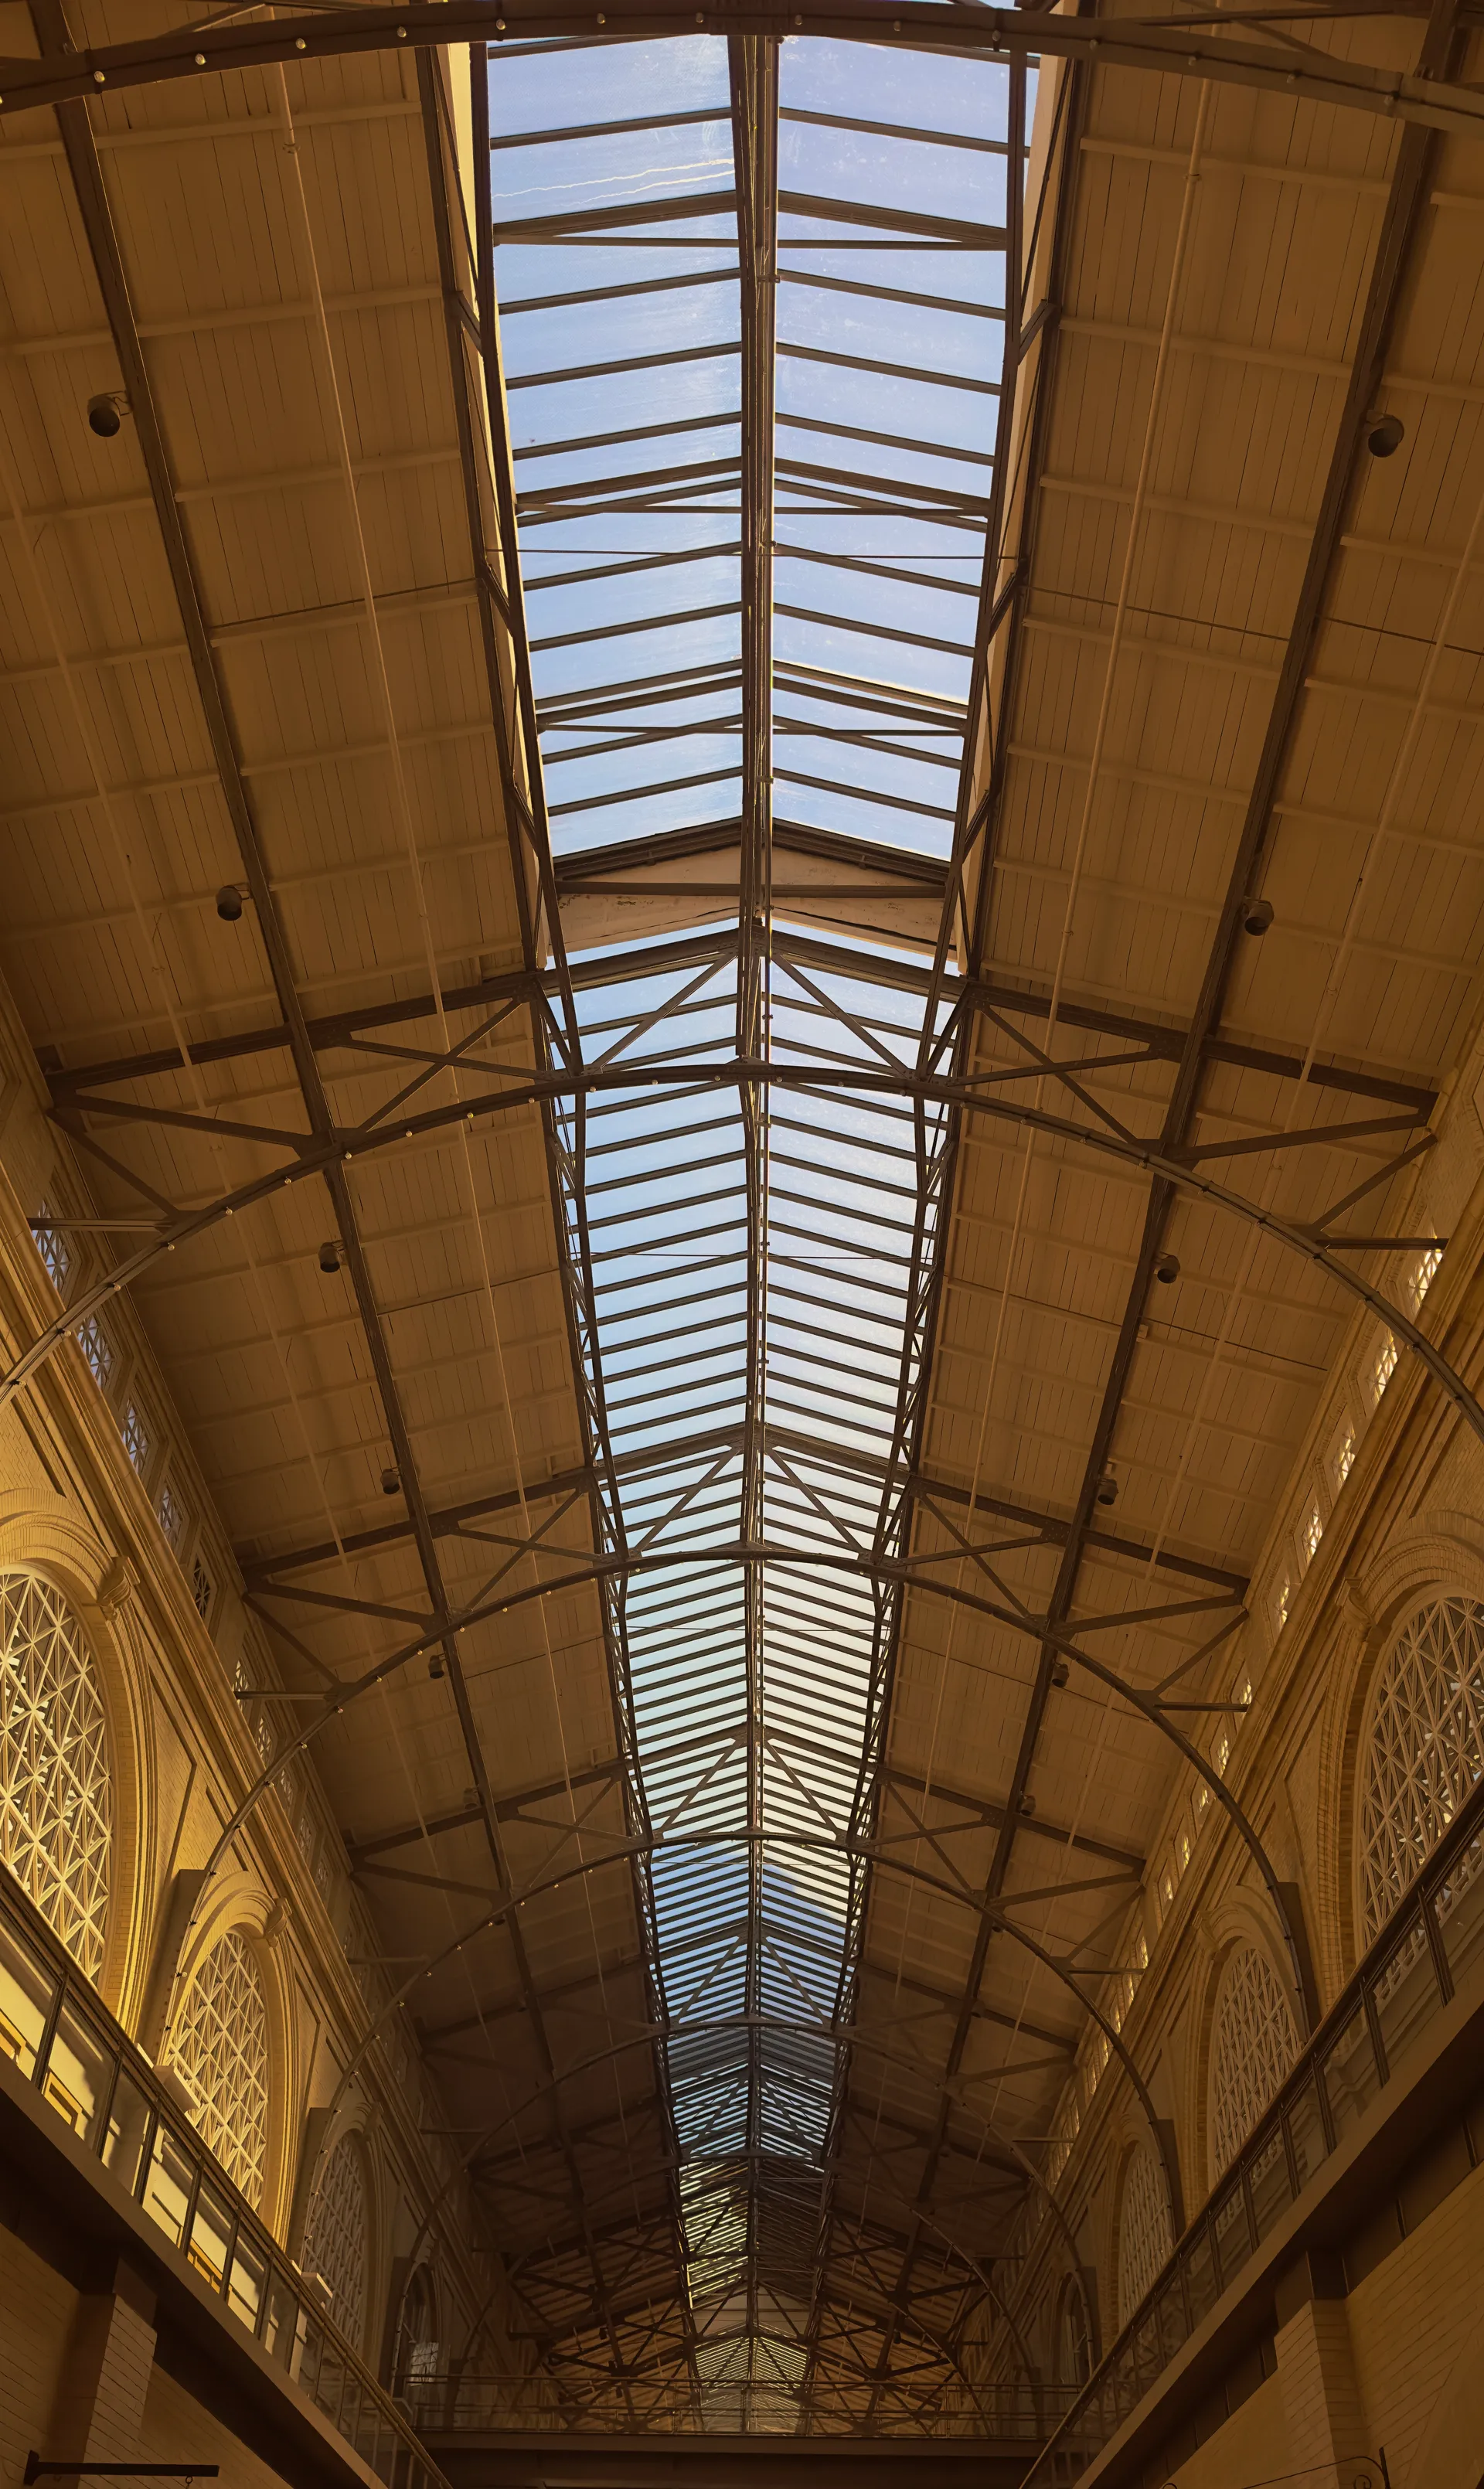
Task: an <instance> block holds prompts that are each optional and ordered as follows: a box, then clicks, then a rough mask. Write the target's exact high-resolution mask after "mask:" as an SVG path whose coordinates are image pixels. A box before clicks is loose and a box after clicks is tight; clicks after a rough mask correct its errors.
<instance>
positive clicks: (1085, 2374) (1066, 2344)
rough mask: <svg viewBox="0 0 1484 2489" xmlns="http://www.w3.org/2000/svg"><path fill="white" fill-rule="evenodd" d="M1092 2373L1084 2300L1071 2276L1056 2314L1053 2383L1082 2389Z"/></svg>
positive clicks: (1090, 2343)
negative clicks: (1054, 2379)
mask: <svg viewBox="0 0 1484 2489" xmlns="http://www.w3.org/2000/svg"><path fill="white" fill-rule="evenodd" d="M1092 2373H1093V2330H1092V2327H1091V2326H1090V2325H1089V2323H1088V2321H1087V2300H1086V2297H1085V2295H1084V2293H1083V2289H1082V2284H1081V2282H1080V2280H1079V2279H1078V2277H1077V2275H1076V2274H1074V2273H1070V2274H1068V2276H1067V2278H1066V2280H1065V2281H1064V2282H1063V2284H1062V2301H1061V2305H1060V2307H1059V2308H1058V2310H1057V2320H1056V2382H1057V2384H1058V2385H1059V2386H1085V2385H1086V2383H1087V2381H1088V2378H1089V2377H1090V2376H1091V2375H1092Z"/></svg>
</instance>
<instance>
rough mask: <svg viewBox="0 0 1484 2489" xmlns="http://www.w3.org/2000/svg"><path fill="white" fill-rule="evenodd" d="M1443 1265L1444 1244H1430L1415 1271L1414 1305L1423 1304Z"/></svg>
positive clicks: (1413, 1283)
mask: <svg viewBox="0 0 1484 2489" xmlns="http://www.w3.org/2000/svg"><path fill="white" fill-rule="evenodd" d="M1441 1267H1442V1246H1441V1245H1429V1246H1428V1248H1427V1251H1426V1252H1425V1253H1424V1254H1423V1255H1422V1257H1421V1259H1420V1260H1419V1261H1418V1262H1417V1264H1416V1266H1415V1268H1414V1269H1413V1274H1412V1283H1411V1284H1412V1302H1413V1305H1414V1306H1415V1305H1420V1304H1421V1302H1422V1300H1423V1298H1424V1297H1425V1296H1426V1294H1427V1292H1428V1289H1429V1288H1430V1287H1431V1286H1432V1284H1433V1281H1434V1280H1435V1279H1436V1278H1437V1276H1438V1273H1439V1271H1440V1270H1441Z"/></svg>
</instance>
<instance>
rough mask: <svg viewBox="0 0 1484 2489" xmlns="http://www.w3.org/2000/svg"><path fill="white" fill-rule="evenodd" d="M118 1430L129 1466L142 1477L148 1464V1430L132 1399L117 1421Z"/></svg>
mask: <svg viewBox="0 0 1484 2489" xmlns="http://www.w3.org/2000/svg"><path fill="white" fill-rule="evenodd" d="M119 1432H120V1434H121V1435H122V1436H123V1438H124V1449H125V1450H126V1452H128V1457H129V1462H130V1464H131V1466H132V1467H133V1469H134V1470H135V1471H136V1472H137V1473H138V1474H139V1476H140V1477H143V1475H144V1473H145V1471H146V1470H147V1469H148V1468H149V1466H150V1430H149V1428H148V1426H147V1425H146V1424H145V1422H144V1419H143V1418H142V1417H141V1416H140V1415H139V1410H138V1406H137V1404H136V1403H135V1402H134V1401H132V1400H130V1401H128V1404H127V1405H126V1407H125V1411H124V1415H123V1417H122V1418H121V1420H120V1423H119Z"/></svg>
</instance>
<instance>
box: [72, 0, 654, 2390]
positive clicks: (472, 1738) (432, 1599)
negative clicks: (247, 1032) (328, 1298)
mask: <svg viewBox="0 0 1484 2489" xmlns="http://www.w3.org/2000/svg"><path fill="white" fill-rule="evenodd" d="M32 14H33V19H34V22H35V25H36V30H37V37H38V42H39V44H40V45H41V47H42V50H43V54H46V55H49V56H51V57H53V58H56V57H60V56H62V55H64V54H66V53H67V52H69V51H71V38H70V35H69V30H68V26H67V20H66V17H65V14H64V11H63V7H62V0H33V7H32ZM57 120H58V124H59V127H60V129H61V131H62V140H63V146H64V149H65V151H66V155H67V160H68V165H69V169H70V172H71V179H72V184H73V188H74V192H75V195H76V199H77V206H78V213H79V215H80V217H81V221H82V225H83V229H84V232H85V234H86V237H87V242H88V246H89V249H90V252H91V254H92V258H93V263H94V268H95V271H96V273H97V277H98V282H99V287H100V293H101V296H102V299H103V303H104V308H105V311H106V314H107V318H108V324H109V328H110V329H111V331H112V335H113V340H114V347H115V351H116V353H117V355H118V358H119V364H120V369H121V371H122V372H123V375H124V379H125V385H126V387H127V389H128V398H129V412H130V415H131V417H132V419H133V422H134V425H135V428H136V431H137V435H138V439H139V443H140V448H141V451H142V454H143V457H144V461H145V466H146V471H147V473H148V476H149V484H150V493H151V499H152V501H153V502H154V505H155V510H156V515H157V524H158V526H159V529H160V534H161V538H162V541H163V546H164V551H165V556H166V559H167V561H168V564H169V568H170V574H171V581H172V586H173V588H174V592H175V597H176V601H177V605H178V608H179V610H180V614H181V619H182V625H183V629H184V633H185V644H186V649H187V654H188V657H189V660H190V664H191V670H192V673H193V676H194V679H195V685H196V691H197V696H198V698H199V700H200V702H201V706H202V710H203V713H204V715H205V719H206V723H207V728H208V732H209V734H210V737H211V742H212V749H213V758H214V766H215V770H216V774H217V778H218V781H219V783H220V786H221V790H222V794H223V798H224V800H225V804H226V808H227V812H228V815H229V818H230V820H231V824H232V829H233V832H234V835H235V838H236V841H237V846H238V852H239V856H240V858H241V861H242V865H243V872H244V874H245V876H246V879H247V883H248V886H249V888H250V890H251V892H252V896H253V901H254V905H255V912H256V918H257V923H258V926H259V930H260V933H261V936H262V939H263V944H264V949H265V952H266V954H267V957H268V960H269V964H270V969H271V975H272V979H273V984H274V987H275V991H276V994H277V1000H278V1006H279V1010H280V1013H281V1015H282V1019H283V1024H284V1026H285V1028H286V1029H287V1030H288V1031H289V1033H290V1044H291V1051H292V1053H293V1057H294V1063H295V1070H296V1073H297V1075H298V1081H299V1087H300V1097H301V1099H302V1102H303V1107H304V1111H305V1114H306V1117H307V1120H308V1126H309V1130H310V1132H311V1134H312V1135H313V1137H314V1139H315V1140H316V1141H317V1142H319V1143H320V1144H321V1145H322V1146H325V1145H327V1144H328V1143H329V1142H330V1141H331V1139H332V1135H333V1130H334V1125H333V1118H332V1116H331V1113H330V1109H329V1104H328V1098H327V1095H326V1092H325V1089H324V1086H323V1083H322V1080H321V1076H320V1070H319V1064H318V1060H317V1057H316V1054H315V1051H314V1049H313V1047H312V1046H311V1044H309V1042H308V1037H307V1033H306V1031H305V1028H304V1016H303V1011H302V1006H301V1004H300V997H299V993H298V989H297V985H296V981H295V978H294V973H293V968H292V962H291V958H290V952H289V944H288V939H287V935H286V932H285V930H284V927H283V923H282V919H281V916H280V914H279V910H278V905H277V901H276V898H275V896H274V893H273V890H272V886H271V881H270V878H269V873H268V869H267V866H266V863H265V860H264V856H263V850H262V845H261V842H260V839H259V836H258V831H257V825H256V821H255V819H254V815H253V812H252V807H251V800H250V798H249V795H248V792H247V787H246V783H245V780H244V777H243V768H242V761H241V756H240V754H239V752H238V749H237V743H236V736H235V732H234V730H233V727H232V724H231V721H230V718H229V715H228V710H227V704H226V701H225V697H224V694H223V690H222V686H221V681H220V677H219V674H218V672H217V664H216V658H215V654H214V648H213V644H212V640H211V634H210V630H209V627H208V624H207V621H206V616H205V611H204V607H203V603H202V598H201V592H200V588H199V586H198V584H197V580H196V575H195V569H194V564H193V560H192V557H191V554H190V550H189V547H188V545H187V543H186V540H185V529H184V527H183V525H182V521H181V516H180V511H179V506H178V504H177V501H176V498H175V490H174V481H173V477H172V474H171V470H170V463H169V454H168V451H167V449H166V445H165V441H164V435H163V431H162V429H161V425H160V420H159V415H158V410H157V404H156V400H155V394H154V387H153V383H152V379H151V375H150V371H149V366H148V364H147V362H146V359H145V356H144V350H143V346H142V343H141V340H140V336H139V330H138V325H137V321H136V319H135V315H134V312H133V308H132V303H131V300H130V292H129V286H128V275H127V272H126V270H125V265H124V259H123V254H122V251H121V248H120V245H119V242H118V237H117V233H116V231H115V227H114V222H113V215H112V211H111V208H110V205H109V201H108V195H107V190H106V187H105V185H104V182H103V177H102V168H101V164H100V159H99V154H98V149H97V146H96V143H95V141H94V136H93V131H92V127H91V123H90V120H89V115H88V108H87V105H86V104H85V103H82V102H61V103H59V104H58V107H57ZM323 1174H324V1180H325V1184H326V1187H327V1190H328V1194H329V1198H330V1203H331V1207H332V1210H333V1213H334V1219H335V1227H336V1232H337V1234H338V1235H339V1237H340V1239H341V1243H342V1245H343V1248H344V1251H345V1256H346V1267H347V1271H348V1273H349V1275H350V1279H351V1284H352V1288H353V1291H354V1294H355V1297H356V1303H357V1315H358V1319H359V1325H360V1329H361V1331H362V1335H363V1337H364V1340H365V1345H366V1351H367V1355H368V1357H369V1359H370V1362H371V1367H372V1372H373V1374H374V1377H375V1381H376V1388H377V1392H378V1397H379V1398H380V1401H381V1404H382V1411H383V1415H384V1417H385V1423H386V1431H387V1439H388V1442H389V1445H390V1447H391V1450H392V1453H393V1456H394V1459H395V1463H396V1467H397V1470H398V1474H399V1478H400V1482H401V1487H402V1493H403V1497H404V1500H405V1502H406V1504H407V1508H408V1514H409V1519H410V1522H411V1524H412V1531H413V1538H414V1544H415V1546H416V1550H417V1556H418V1561H419V1568H420V1570H421V1573H422V1576H423V1582H424V1587H425V1589H426V1592H427V1596H428V1600H429V1606H430V1610H431V1613H432V1616H433V1617H434V1618H435V1619H436V1621H437V1628H438V1642H439V1645H440V1647H441V1653H442V1660H443V1666H444V1670H445V1674H446V1676H447V1680H448V1684H449V1691H450V1694H451V1696H452V1699H453V1702H454V1705H455V1709H456V1712H457V1714H458V1720H459V1728H460V1733H461V1737H462V1739H463V1743H464V1747H465V1753H466V1757H467V1759H468V1764H469V1768H470V1771H471V1776H472V1782H473V1786H474V1787H475V1788H476V1789H477V1790H478V1793H479V1807H480V1818H481V1821H482V1824H483V1827H484V1830H485V1834H486V1838H487V1842H488V1845H489V1849H490V1854H491V1858H492V1861H493V1863H494V1866H495V1870H496V1874H497V1877H498V1879H499V1883H500V1885H501V1886H502V1887H504V1888H505V1889H508V1887H509V1877H508V1874H507V1872H506V1869H505V1864H504V1856H503V1846H502V1843H501V1839H500V1835H499V1825H498V1820H497V1817H496V1813H495V1807H494V1800H493V1794H492V1792H491V1789H490V1785H489V1779H488V1773H487V1770H486V1766H485V1761H484V1757H483V1753H482V1750H481V1747H480V1742H479V1737H478V1732H477V1730H476V1728H475V1725H474V1721H473V1715H472V1707H471V1702H470V1698H469V1692H468V1687H467V1684H466V1682H465V1678H464V1673H463V1668H462V1663H461V1660H460V1655H459V1650H458V1644H457V1637H456V1634H455V1632H454V1630H453V1628H452V1624H451V1622H450V1609H449V1602H448V1599H447V1595H446V1591H445V1588H444V1585H443V1582H442V1572H441V1568H440V1564H439V1559H438V1554H437V1549H436V1544H435V1541H434V1538H433V1534H432V1531H431V1530H430V1529H429V1527H428V1522H427V1508H426V1502H425V1499H424V1496H423V1490H422V1484H421V1479H420V1476H419V1473H418V1469H417V1464H416V1460H415V1456H414V1449H413V1445H412V1441H411V1438H410V1435H409V1433H408V1428H407V1423H406V1418H405V1416H404V1413H403V1409H402V1402H401V1394H400V1391H399V1389H398V1387H397V1383H396V1378H395V1375H394V1372H393V1369H392V1364H391V1359H390V1354H389V1350H388V1347H387V1343H386V1337H385V1326H384V1324H383V1321H382V1317H381V1313H380V1310H379V1307H378V1304H377V1302H376V1296H375V1291H374V1287H373V1283H372V1280H371V1275H370V1272H369V1268H368V1266H367V1263H366V1258H365V1252H364V1247H363V1245H362V1242H361V1238H360V1232H359V1225H358V1220H357V1212H356V1206H355V1202H354V1199H353V1196H352V1192H351V1187H350V1182H349V1178H348V1176H347V1174H346V1171H345V1167H344V1164H343V1162H342V1161H341V1160H340V1159H338V1158H337V1157H334V1156H332V1157H329V1158H327V1159H326V1161H325V1164H324V1168H323ZM506 1930H507V1936H508V1940H509V1942H510V1946H511V1950H512V1953H513V1955H514V1957H515V1960H516V1964H517V1970H518V1975H519V1977H520V1980H521V1984H522V1989H523V1992H524V1993H525V1994H526V1995H527V1996H528V2002H529V2014H530V2022H531V2028H532V2032H533V2035H534V2037H535V2040H536V2045H537V2048H538V2052H539V2053H540V2055H541V2057H542V2060H543V2062H544V2063H545V2064H546V2065H547V2066H548V2067H549V2069H550V2070H551V2071H554V2072H555V2059H554V2058H553V2057H552V2055H551V2051H550V2045H549V2041H548V2038H547V2034H546V2031H545V2025H544V2022H543V2020H542V2017H541V2009H540V2004H539V2000H538V1996H537V1992H536V1988H535V1983H534V1979H533V1977H532V1973H531V1969H530V1963H529V1960H528V1955H527V1952H526V1948H525V1943H524V1939H523V1937H522V1934H521V1931H520V1930H519V1927H518V1925H517V1923H516V1921H515V1919H514V1918H513V1916H512V1917H511V1918H510V1919H508V1920H507V1922H506ZM571 2183H572V2191H573V2197H574V2201H575V2202H576V2204H577V2205H578V2207H579V2210H581V2206H582V2187H581V2179H580V2173H579V2172H578V2170H577V2167H576V2164H575V2162H573V2163H572V2164H571ZM591 2272H592V2282H593V2291H594V2298H595V2303H596V2304H597V2305H598V2307H599V2309H600V2311H601V2310H602V2308H603V2304H604V2298H605V2291H606V2284H605V2281H604V2276H603V2273H602V2268H601V2265H600V2263H599V2261H598V2259H597V2256H596V2254H595V2253H594V2254H593V2256H592V2258H591ZM605 2322H609V2320H608V2319H605ZM610 2332H611V2333H612V2325H611V2323H610ZM614 2347H615V2352H616V2336H614Z"/></svg>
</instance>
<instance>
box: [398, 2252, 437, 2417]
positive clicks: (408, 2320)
mask: <svg viewBox="0 0 1484 2489" xmlns="http://www.w3.org/2000/svg"><path fill="white" fill-rule="evenodd" d="M438 2365H439V2342H438V2308H437V2304H436V2303H435V2301H434V2297H433V2276H432V2274H430V2273H429V2271H428V2268H427V2266H426V2265H425V2264H420V2265H419V2266H418V2267H417V2270H416V2272H415V2273H414V2274H413V2275H412V2277H411V2279H410V2280H409V2282H408V2285H407V2289H406V2291H405V2292H404V2294H403V2298H402V2321H401V2324H400V2326H399V2327H398V2329H397V2357H396V2362H395V2366H394V2370H393V2374H394V2376H395V2380H396V2390H397V2392H398V2393H399V2394H406V2395H407V2396H408V2398H409V2399H410V2400H411V2401H413V2402H414V2403H415V2402H416V2401H417V2400H418V2398H419V2394H420V2391H421V2390H422V2389H425V2388H426V2386H427V2385H428V2382H429V2380H430V2379H432V2378H434V2377H436V2376H437V2374H438Z"/></svg>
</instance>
